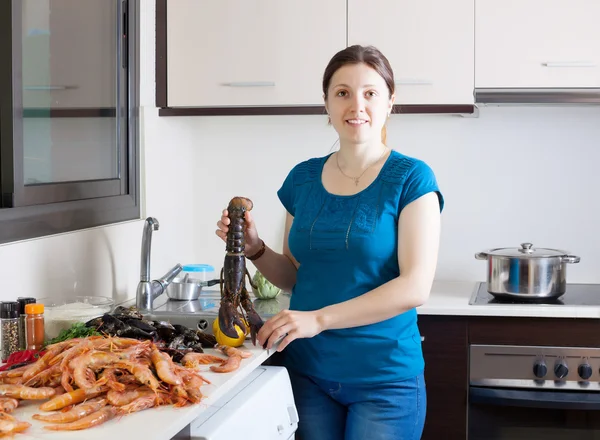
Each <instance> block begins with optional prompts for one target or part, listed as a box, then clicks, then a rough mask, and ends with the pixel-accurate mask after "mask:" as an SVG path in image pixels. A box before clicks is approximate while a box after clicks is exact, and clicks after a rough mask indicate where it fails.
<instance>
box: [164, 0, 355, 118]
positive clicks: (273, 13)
mask: <svg viewBox="0 0 600 440" xmlns="http://www.w3.org/2000/svg"><path fill="white" fill-rule="evenodd" d="M166 16H167V25H166V26H167V50H166V52H167V72H166V76H167V90H168V96H167V106H168V107H223V106H306V105H322V104H323V92H322V89H321V80H322V75H323V71H324V69H325V66H326V65H327V63H328V61H329V59H330V58H331V57H332V56H333V54H335V53H336V52H337V51H339V50H340V49H341V48H343V47H345V45H346V1H345V0H328V1H326V2H323V1H321V0H304V1H297V2H282V1H278V0H248V1H244V2H239V1H234V0H221V1H218V2H214V1H208V0H177V1H172V2H167V4H166Z"/></svg>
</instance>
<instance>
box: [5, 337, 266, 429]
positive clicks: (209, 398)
mask: <svg viewBox="0 0 600 440" xmlns="http://www.w3.org/2000/svg"><path fill="white" fill-rule="evenodd" d="M242 348H243V349H246V350H249V351H251V352H252V356H251V357H249V358H247V359H243V360H242V364H241V365H240V367H239V368H238V369H237V370H236V371H233V372H231V373H214V372H212V371H210V370H209V367H210V366H209V365H202V366H201V367H200V368H199V371H201V374H202V375H203V376H204V377H205V378H206V379H208V380H209V381H211V384H210V385H208V384H205V385H204V386H203V387H202V392H203V393H204V395H205V396H206V397H205V398H204V399H203V400H202V402H200V403H199V404H196V405H192V406H186V407H184V408H175V407H174V406H173V405H170V406H161V407H158V408H150V409H147V410H145V411H140V412H138V413H132V414H129V415H127V416H124V417H120V418H115V419H112V420H109V421H108V422H106V423H104V424H103V425H100V426H97V427H95V428H90V429H86V430H82V431H70V432H69V431H48V430H47V429H44V428H43V426H44V425H47V424H48V423H45V422H40V421H37V420H34V419H32V417H31V416H32V415H33V414H36V413H42V411H40V410H39V406H40V404H41V403H43V402H46V401H45V400H43V401H39V402H35V401H27V403H26V404H25V405H26V406H23V407H21V408H17V409H16V410H15V411H14V412H13V415H14V416H15V417H17V418H18V419H19V420H22V421H26V422H29V423H31V425H32V426H31V427H30V428H29V429H28V430H27V431H25V432H24V433H22V434H18V435H17V436H15V438H18V439H23V440H33V439H36V440H39V439H46V440H59V439H60V440H70V439H85V440H118V439H151V440H169V439H171V438H172V437H173V436H175V435H176V434H177V433H178V432H179V431H181V430H182V429H183V428H185V427H186V426H187V425H188V424H189V423H190V422H192V421H193V420H195V419H196V418H197V417H198V416H199V415H200V414H201V413H202V412H203V411H206V410H211V409H213V410H214V407H213V405H214V403H215V402H216V401H218V400H219V398H220V397H221V396H223V395H224V394H225V393H227V392H228V391H229V390H231V389H233V388H234V387H235V386H236V385H238V384H239V383H240V382H241V381H242V380H243V379H244V378H245V377H246V376H248V375H249V374H250V373H251V372H252V371H253V370H254V369H255V368H256V367H258V366H259V365H261V364H262V363H263V362H265V360H267V359H268V358H269V357H270V356H271V355H272V354H273V353H274V352H275V350H274V349H271V350H264V349H262V348H261V347H254V346H253V345H252V343H251V342H250V341H249V340H246V343H245V344H244V346H243V347H242ZM205 351H206V352H207V353H213V352H214V354H217V353H216V351H215V350H205Z"/></svg>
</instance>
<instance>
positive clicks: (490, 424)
mask: <svg viewBox="0 0 600 440" xmlns="http://www.w3.org/2000/svg"><path fill="white" fill-rule="evenodd" d="M468 439H469V440H509V439H510V440H525V439H527V440H531V439H544V440H555V439H556V440H559V439H560V440H565V439H568V440H593V439H600V392H584V391H571V390H564V391H545V390H531V389H511V388H488V387H478V386H471V387H469V412H468Z"/></svg>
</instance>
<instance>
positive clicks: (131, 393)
mask: <svg viewBox="0 0 600 440" xmlns="http://www.w3.org/2000/svg"><path fill="white" fill-rule="evenodd" d="M148 395H152V396H156V393H155V392H154V391H152V390H151V389H150V388H148V387H146V386H143V385H142V386H136V387H128V388H127V389H126V390H125V391H121V392H119V391H115V390H110V391H109V392H108V393H106V398H107V399H108V403H110V404H111V405H113V406H123V405H127V404H128V403H131V402H133V401H134V400H136V399H139V398H140V397H143V396H148Z"/></svg>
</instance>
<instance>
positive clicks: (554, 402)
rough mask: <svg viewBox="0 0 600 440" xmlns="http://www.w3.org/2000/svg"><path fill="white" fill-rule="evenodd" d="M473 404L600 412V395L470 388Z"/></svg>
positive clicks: (470, 398) (573, 392) (470, 397)
mask: <svg viewBox="0 0 600 440" xmlns="http://www.w3.org/2000/svg"><path fill="white" fill-rule="evenodd" d="M469 400H470V402H471V403H480V404H487V405H498V406H517V407H527V408H552V409H565V410H569V409H577V410H599V409H600V393H585V392H577V391H534V390H514V389H511V390H509V389H502V388H482V387H469Z"/></svg>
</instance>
